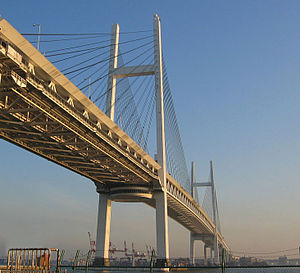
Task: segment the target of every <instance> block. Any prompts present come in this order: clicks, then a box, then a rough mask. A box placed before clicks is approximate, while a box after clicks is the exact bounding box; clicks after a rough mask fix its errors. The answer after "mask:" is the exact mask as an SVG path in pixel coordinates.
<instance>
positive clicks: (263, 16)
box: [0, 0, 300, 257]
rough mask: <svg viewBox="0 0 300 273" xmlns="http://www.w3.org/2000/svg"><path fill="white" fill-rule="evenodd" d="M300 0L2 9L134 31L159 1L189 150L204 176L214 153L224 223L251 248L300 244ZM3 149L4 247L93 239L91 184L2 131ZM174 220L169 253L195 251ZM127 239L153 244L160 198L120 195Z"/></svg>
mask: <svg viewBox="0 0 300 273" xmlns="http://www.w3.org/2000/svg"><path fill="white" fill-rule="evenodd" d="M299 12H300V2H299V1H293V0H290V1H283V0H282V1H278V0H265V1H259V0H251V1H247V0H246V1H233V0H228V1H211V0H202V1H197V0H190V1H184V2H183V1H177V0H176V1H174V0H173V1H170V0H165V1H156V0H153V1H138V0H122V1H121V0H120V1H116V0H112V1H96V0H90V1H79V0H73V1H66V0H63V1H61V0H60V1H58V0H53V1H33V0H28V1H17V0H10V1H6V3H5V5H2V6H1V10H0V14H1V15H2V16H3V17H4V18H5V19H6V20H8V21H9V22H10V23H11V24H12V25H13V26H14V27H15V28H16V29H17V30H19V31H20V32H23V33H24V32H34V31H36V29H34V28H33V26H32V24H34V23H35V24H41V26H42V32H46V33H51V32H54V33H58V32H61V33H74V32H76V33H77V32H110V30H111V25H112V24H113V23H119V25H120V29H121V30H123V31H138V30H144V29H151V28H152V20H153V14H155V13H158V15H159V16H160V18H161V22H162V39H163V48H164V55H165V57H166V59H167V62H168V76H169V82H170V86H171V89H172V93H173V99H174V103H175V106H176V111H177V118H178V122H179V125H180V131H181V137H182V141H183V145H184V148H185V155H186V158H187V162H188V164H190V162H191V161H192V160H193V161H195V162H196V168H197V171H196V174H197V179H199V180H206V179H207V177H208V174H209V160H213V161H214V166H215V181H216V187H217V195H218V205H219V211H220V216H221V226H222V232H223V235H224V237H225V239H226V241H227V242H228V245H229V247H230V248H231V249H232V250H233V251H234V252H235V251H236V252H237V251H241V252H242V253H246V254H247V253H251V252H255V253H257V252H265V253H269V252H273V251H277V250H284V249H294V248H297V247H298V246H299V244H300V233H299V228H300V217H299V210H298V208H299V207H300V199H299V192H300V183H299V181H300V174H299V169H300V168H299V167H300V124H299V116H300V107H299V103H300V92H299V90H300V80H299V74H300V66H299V64H300V54H299V52H300V51H299V49H300V31H299V25H300V17H299ZM0 151H1V156H0V170H1V176H0V188H1V191H0V219H1V220H0V255H4V254H5V252H6V251H7V249H8V248H11V247H39V246H41V247H42V246H43V247H44V246H45V247H59V248H65V249H66V250H67V253H70V255H71V254H72V253H74V252H75V250H76V249H82V251H85V250H86V249H88V247H89V242H88V231H90V232H91V233H92V236H93V237H95V233H96V218H97V203H98V196H97V193H96V191H95V186H94V184H93V183H92V182H91V181H89V180H88V179H86V178H84V177H81V176H79V175H77V174H74V173H72V172H70V171H68V170H65V169H63V168H62V167H59V166H56V165H55V164H54V163H51V162H49V161H47V160H45V159H41V158H39V157H37V156H35V155H33V154H31V153H29V152H26V151H24V150H22V149H21V148H18V147H16V146H13V145H12V144H9V143H7V142H5V141H4V140H0ZM169 229H170V255H171V257H176V256H183V257H188V256H189V232H188V231H187V230H185V229H184V228H183V227H182V226H180V225H179V224H178V223H176V222H174V221H173V220H171V219H170V220H169ZM124 240H126V241H127V242H128V243H131V242H132V241H134V243H135V246H136V248H137V249H140V250H144V249H145V244H147V245H152V246H153V247H155V211H154V210H153V209H152V208H150V207H147V206H146V205H145V204H124V203H113V207H112V226H111V241H112V242H113V243H114V244H115V245H116V246H118V247H122V244H123V241H124ZM201 253H202V252H201V245H200V244H199V245H198V247H197V250H196V255H199V256H200V255H201ZM283 253H284V252H283ZM281 254H282V253H281ZM287 254H288V253H287Z"/></svg>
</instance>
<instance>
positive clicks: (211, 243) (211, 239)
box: [190, 161, 220, 264]
mask: <svg viewBox="0 0 300 273" xmlns="http://www.w3.org/2000/svg"><path fill="white" fill-rule="evenodd" d="M196 187H210V188H211V197H212V198H211V199H212V215H213V223H214V232H213V236H211V235H205V234H195V233H193V232H191V233H190V261H191V263H192V264H195V241H196V240H201V241H203V242H204V263H205V264H207V261H208V260H207V250H206V249H207V248H208V247H209V248H210V256H211V257H210V258H211V259H212V261H213V263H215V264H219V261H220V257H219V256H220V255H219V254H220V251H219V243H218V227H217V225H218V223H217V215H218V207H217V195H216V189H215V179H214V170H213V162H212V161H210V181H209V182H202V183H196V178H195V162H192V169H191V195H192V197H193V198H194V197H195V188H196Z"/></svg>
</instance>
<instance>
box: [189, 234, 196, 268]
mask: <svg viewBox="0 0 300 273" xmlns="http://www.w3.org/2000/svg"><path fill="white" fill-rule="evenodd" d="M190 263H191V264H192V265H194V264H195V239H194V236H193V233H192V232H191V234H190Z"/></svg>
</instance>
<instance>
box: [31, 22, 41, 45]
mask: <svg viewBox="0 0 300 273" xmlns="http://www.w3.org/2000/svg"><path fill="white" fill-rule="evenodd" d="M32 26H33V27H38V39H37V45H36V48H37V50H40V38H41V24H33V25H32Z"/></svg>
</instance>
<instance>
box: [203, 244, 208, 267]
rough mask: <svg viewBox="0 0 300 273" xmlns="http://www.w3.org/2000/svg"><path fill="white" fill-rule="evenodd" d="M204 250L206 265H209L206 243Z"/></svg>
mask: <svg viewBox="0 0 300 273" xmlns="http://www.w3.org/2000/svg"><path fill="white" fill-rule="evenodd" d="M203 252H204V265H207V245H206V244H205V245H204V249H203Z"/></svg>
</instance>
